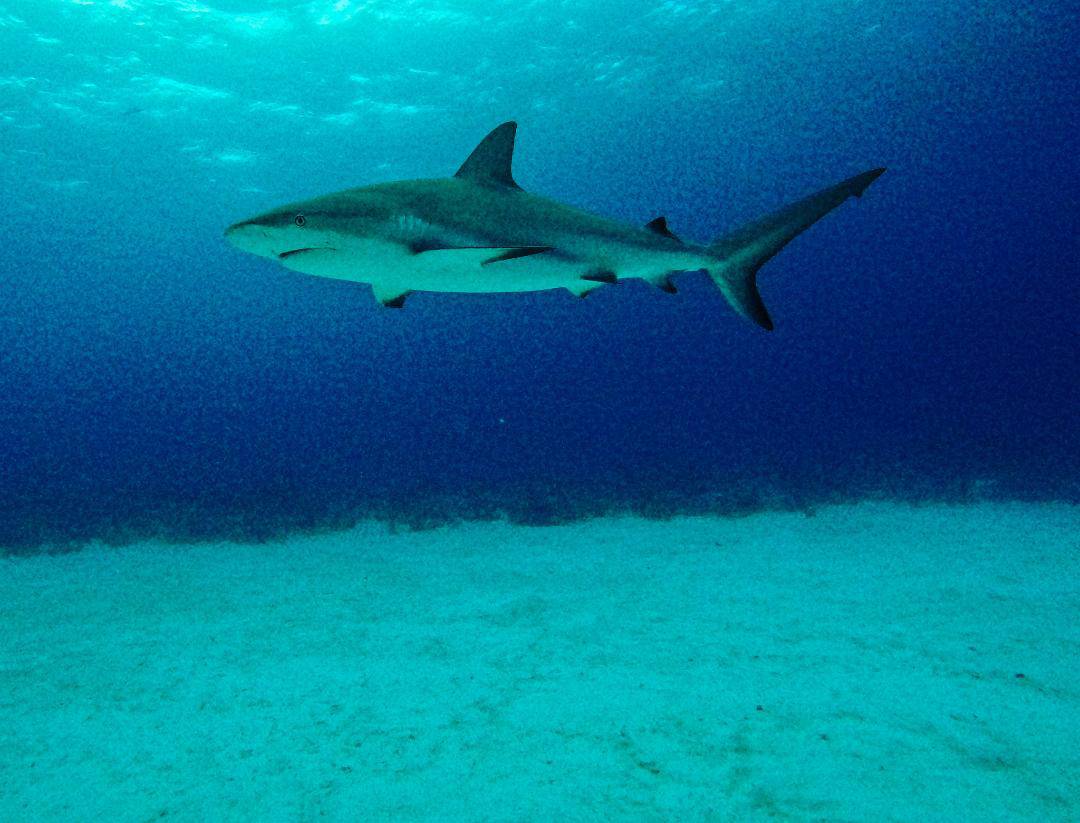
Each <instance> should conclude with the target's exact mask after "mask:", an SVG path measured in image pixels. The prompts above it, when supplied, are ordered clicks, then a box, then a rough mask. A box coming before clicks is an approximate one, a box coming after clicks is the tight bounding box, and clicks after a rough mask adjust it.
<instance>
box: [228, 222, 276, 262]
mask: <svg viewBox="0 0 1080 823" xmlns="http://www.w3.org/2000/svg"><path fill="white" fill-rule="evenodd" d="M225 239H226V240H228V241H229V242H230V243H232V244H233V245H234V246H236V248H238V249H240V251H246V252H248V253H249V254H257V255H260V256H261V257H271V256H274V250H273V237H272V236H271V232H270V231H269V229H267V228H266V227H265V226H260V225H259V224H258V223H254V222H252V221H250V220H244V221H242V222H240V223H233V225H231V226H229V228H227V229H225Z"/></svg>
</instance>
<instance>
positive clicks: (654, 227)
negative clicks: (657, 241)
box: [645, 214, 682, 243]
mask: <svg viewBox="0 0 1080 823" xmlns="http://www.w3.org/2000/svg"><path fill="white" fill-rule="evenodd" d="M645 228H647V229H648V230H649V231H651V232H652V233H653V234H659V235H662V236H663V237H670V238H671V239H672V240H679V238H678V237H676V236H675V234H674V232H672V231H671V229H669V228H668V225H667V218H666V217H664V215H662V214H661V215H660V216H659V217H657V218H655V219H653V220H650V221H649V222H648V223H646V224H645ZM679 242H680V243H681V242H682V240H679Z"/></svg>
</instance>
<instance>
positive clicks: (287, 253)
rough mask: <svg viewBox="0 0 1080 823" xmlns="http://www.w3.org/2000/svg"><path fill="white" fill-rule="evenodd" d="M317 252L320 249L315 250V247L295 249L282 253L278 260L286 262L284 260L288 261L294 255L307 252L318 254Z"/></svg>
mask: <svg viewBox="0 0 1080 823" xmlns="http://www.w3.org/2000/svg"><path fill="white" fill-rule="evenodd" d="M316 251H319V249H318V248H315V247H313V246H308V247H307V248H294V249H292V251H289V252H282V253H281V254H280V255H278V259H279V260H284V259H287V258H289V257H293V256H294V255H298V254H303V253H305V252H316Z"/></svg>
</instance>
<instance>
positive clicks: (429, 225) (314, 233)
mask: <svg viewBox="0 0 1080 823" xmlns="http://www.w3.org/2000/svg"><path fill="white" fill-rule="evenodd" d="M516 135H517V124H516V123H515V122H513V121H510V122H507V123H503V124H502V125H500V126H498V127H497V128H495V129H494V130H492V131H491V132H490V133H489V134H488V135H487V136H486V137H485V138H484V139H483V140H481V141H480V143H479V145H477V146H476V148H475V149H474V150H473V151H472V153H471V154H470V155H469V156H468V157H467V158H466V160H465V162H464V163H462V165H461V167H460V168H459V169H458V170H457V172H456V173H455V174H454V175H453V177H445V178H437V179H416V180H398V181H393V182H386V183H377V184H374V185H368V186H363V187H360V188H353V189H347V190H345V191H339V192H335V193H333V194H326V195H323V196H320V197H315V198H313V199H311V200H304V201H299V202H294V203H289V204H287V205H284V206H280V207H278V208H275V209H272V210H271V211H268V212H266V213H263V214H260V215H258V216H256V217H252V218H249V219H247V220H242V221H240V222H238V223H235V224H233V225H231V226H229V227H228V229H226V231H225V237H226V239H227V240H228V241H229V242H230V243H232V245H233V246H235V247H237V248H238V249H240V250H242V251H244V252H248V253H251V254H255V255H258V256H260V257H265V258H268V259H270V260H274V261H277V262H279V263H280V264H281V265H282V266H284V267H285V268H286V269H290V270H292V271H296V272H301V273H303V274H308V275H315V276H318V277H331V278H336V279H340V280H350V281H355V282H359V283H367V284H370V286H371V288H372V291H373V292H374V295H375V298H376V299H377V300H378V301H379V302H380V303H381V304H382V305H383V306H386V307H390V308H401V307H402V306H403V305H404V303H405V300H406V298H407V297H408V296H409V295H410V294H412V293H414V292H468V293H486V292H525V291H540V290H545V289H566V290H568V291H569V292H571V293H572V294H574V295H576V296H578V297H585V296H587V295H589V294H591V293H592V292H594V291H595V290H597V289H600V288H606V287H610V286H612V285H615V284H617V283H619V282H620V281H623V280H627V279H640V280H644V281H647V282H648V283H651V284H653V285H654V286H657V287H658V288H660V289H661V290H663V291H665V292H669V293H673V292H675V291H676V290H677V289H676V286H675V283H674V282H673V280H672V278H673V276H674V275H675V274H678V273H680V272H686V271H699V270H704V271H706V272H707V273H708V275H709V277H710V278H711V279H712V281H713V282H714V283H715V284H716V286H717V287H718V288H719V289H720V291H721V292H722V293H723V295H724V297H725V298H726V299H727V302H728V303H729V304H730V305H731V307H732V308H733V309H734V310H735V311H736V312H737V313H738V314H740V315H742V316H743V317H746V318H748V319H749V320H752V321H753V322H755V323H757V325H758V326H760V327H762V328H763V329H766V330H772V329H773V321H772V318H771V317H770V315H769V312H768V310H767V309H766V308H765V303H764V302H763V301H762V298H761V294H760V292H759V291H758V286H757V276H758V271H759V270H760V269H761V267H762V266H763V265H764V264H765V263H766V262H768V261H769V260H770V259H771V258H772V257H773V256H774V255H776V254H777V252H779V251H780V250H781V249H782V248H784V246H786V245H787V244H788V243H789V242H791V240H793V239H794V238H795V237H796V236H797V235H799V234H800V233H802V232H803V231H805V230H806V229H808V228H809V227H810V226H811V225H813V224H814V223H816V222H817V221H818V220H820V219H821V218H822V217H824V216H825V215H826V214H828V213H829V212H830V211H832V210H833V209H835V208H836V207H837V206H839V205H840V204H841V203H843V202H844V201H845V200H847V199H848V198H849V197H861V196H862V194H863V192H864V191H865V190H866V188H867V187H868V186H869V185H870V184H871V183H873V182H874V181H875V180H876V179H877V178H878V177H880V176H881V175H882V174H883V173H884V172H885V169H884V168H876V169H871V170H870V171H866V172H863V173H862V174H857V175H855V176H854V177H850V178H848V179H846V180H844V181H843V182H840V183H837V184H836V185H834V186H830V187H829V188H825V189H822V190H821V191H818V192H816V193H815V194H811V195H810V196H808V197H805V198H803V199H802V200H799V201H797V202H795V203H792V204H791V205H788V206H786V207H784V208H781V209H780V210H779V211H776V212H774V213H772V214H770V215H768V216H766V217H763V218H761V219H759V220H756V221H754V222H752V223H749V224H748V225H745V226H743V227H742V228H739V229H737V230H735V231H734V232H731V233H730V234H726V235H724V236H722V237H720V238H719V239H717V240H715V241H713V242H711V243H706V244H697V243H693V242H690V241H687V240H684V239H682V238H680V237H678V236H677V235H676V234H675V233H674V232H673V231H672V230H671V229H670V228H669V226H668V223H667V219H666V218H665V217H663V216H660V217H657V218H655V219H653V220H650V221H649V222H648V223H646V224H644V225H631V224H629V223H624V222H620V221H617V220H612V219H608V218H606V217H602V216H599V215H596V214H592V213H590V212H587V211H583V210H581V209H578V208H575V207H573V206H569V205H565V204H563V203H560V202H558V201H556V200H552V199H549V198H547V197H543V196H540V195H537V194H532V193H530V192H527V191H525V190H524V189H522V188H521V186H519V185H518V184H517V182H516V181H515V179H514V175H513V171H512V164H513V155H514V141H515V137H516Z"/></svg>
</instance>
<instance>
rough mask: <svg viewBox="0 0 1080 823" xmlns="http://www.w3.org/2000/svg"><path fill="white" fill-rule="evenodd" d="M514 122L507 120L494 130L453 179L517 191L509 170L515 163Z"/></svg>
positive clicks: (515, 127) (474, 150)
mask: <svg viewBox="0 0 1080 823" xmlns="http://www.w3.org/2000/svg"><path fill="white" fill-rule="evenodd" d="M516 134H517V123H515V122H514V121H513V120H510V121H509V122H507V123H503V124H502V125H501V126H498V127H497V128H495V129H493V130H492V131H491V133H490V134H488V136H487V137H485V138H484V139H483V140H481V141H480V145H479V146H477V147H476V148H475V149H473V152H472V154H470V155H469V157H468V158H467V159H466V160H465V162H464V163H462V164H461V168H460V169H458V170H457V173H456V174H455V175H454V177H460V178H462V179H464V180H472V181H474V182H476V183H482V184H483V185H485V186H505V187H506V188H511V189H520V188H521V186H519V185H518V184H517V183H515V182H514V175H513V174H512V173H511V171H510V167H511V165H512V163H513V160H514V136H515V135H516Z"/></svg>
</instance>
